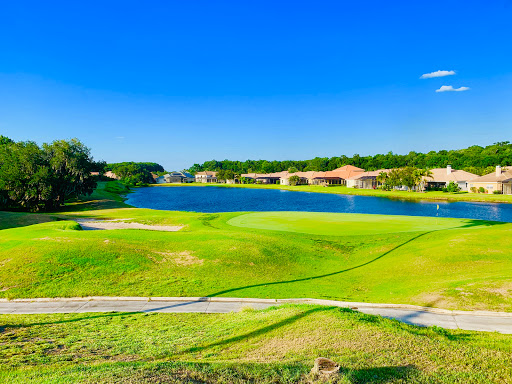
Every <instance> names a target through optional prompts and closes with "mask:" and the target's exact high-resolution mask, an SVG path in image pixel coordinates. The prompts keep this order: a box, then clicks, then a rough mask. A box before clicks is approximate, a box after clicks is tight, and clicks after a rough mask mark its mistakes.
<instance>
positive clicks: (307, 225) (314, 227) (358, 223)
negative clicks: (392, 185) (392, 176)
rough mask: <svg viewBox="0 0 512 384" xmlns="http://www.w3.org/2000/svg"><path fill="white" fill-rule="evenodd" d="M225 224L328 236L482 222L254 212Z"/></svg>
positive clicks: (358, 215) (480, 223)
mask: <svg viewBox="0 0 512 384" xmlns="http://www.w3.org/2000/svg"><path fill="white" fill-rule="evenodd" d="M228 224H230V225H234V226H237V227H244V228H257V229H269V230H275V231H288V232H299V233H309V234H315V235H328V236H353V235H370V234H371V235H373V234H379V233H393V232H417V231H438V230H443V229H454V228H467V227H476V226H480V227H483V226H484V225H485V224H486V223H485V222H481V221H478V220H466V219H436V218H434V217H414V216H391V215H364V214H354V213H324V212H254V213H248V214H245V215H240V216H237V217H234V218H232V219H231V220H229V221H228Z"/></svg>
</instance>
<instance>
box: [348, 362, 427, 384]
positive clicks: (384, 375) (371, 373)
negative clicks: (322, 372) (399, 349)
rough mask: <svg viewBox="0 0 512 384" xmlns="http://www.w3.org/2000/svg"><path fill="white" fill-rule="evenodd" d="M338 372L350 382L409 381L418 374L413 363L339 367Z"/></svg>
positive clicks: (357, 383) (355, 383)
mask: <svg viewBox="0 0 512 384" xmlns="http://www.w3.org/2000/svg"><path fill="white" fill-rule="evenodd" d="M340 374H342V375H343V376H345V377H346V378H347V379H348V380H349V381H350V382H351V383H354V384H359V383H375V384H377V383H390V382H396V381H397V380H401V381H405V382H409V381H411V380H413V379H414V378H417V377H418V376H419V375H420V371H419V370H418V369H417V368H416V366H414V365H403V366H389V367H373V368H362V369H348V368H341V369H340Z"/></svg>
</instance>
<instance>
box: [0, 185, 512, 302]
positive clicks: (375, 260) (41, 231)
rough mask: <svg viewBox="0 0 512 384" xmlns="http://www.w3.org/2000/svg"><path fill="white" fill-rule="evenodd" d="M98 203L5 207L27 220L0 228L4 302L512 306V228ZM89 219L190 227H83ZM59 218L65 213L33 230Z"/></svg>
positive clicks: (411, 219) (395, 218)
mask: <svg viewBox="0 0 512 384" xmlns="http://www.w3.org/2000/svg"><path fill="white" fill-rule="evenodd" d="M105 187H106V186H105V185H103V186H102V188H103V190H102V191H99V192H98V193H99V194H103V197H104V199H103V200H107V202H106V203H105V204H107V206H109V204H114V203H116V204H121V206H122V202H119V201H117V202H116V201H115V200H113V201H114V203H111V202H109V201H108V199H106V197H108V196H109V194H110V195H111V194H112V192H108V191H106V190H105ZM95 200H99V199H95ZM81 204H83V205H81ZM87 204H88V203H87V202H80V203H76V204H74V205H72V206H69V207H65V209H64V210H63V211H62V212H59V213H58V214H51V215H30V214H26V216H27V218H23V217H22V216H20V215H22V214H17V215H16V220H12V217H13V216H12V215H13V214H11V213H1V214H0V222H4V221H9V223H11V224H10V225H14V223H15V222H17V223H18V225H20V226H19V227H16V228H10V229H3V230H1V231H0V297H5V298H20V297H58V296H66V297H73V296H89V295H92V296H116V295H117V296H226V297H259V298H304V297H306V298H319V299H338V300H346V301H365V302H386V303H400V304H417V305H427V306H434V307H442V308H448V309H468V310H469V309H485V310H502V311H503V310H504V311H511V310H512V298H511V292H512V283H511V281H512V257H511V253H510V250H511V249H512V236H511V234H512V224H505V223H496V222H480V221H474V220H459V219H438V221H437V222H436V220H435V219H433V218H425V217H403V216H379V215H354V214H327V213H280V214H279V215H276V214H275V213H249V214H247V213H240V212H232V213H220V214H203V213H193V212H169V211H157V210H149V209H136V208H114V209H101V208H103V206H101V204H102V203H101V202H100V203H96V202H95V204H97V205H96V206H95V207H94V208H95V210H83V209H77V207H78V208H84V207H85V206H87ZM66 209H71V210H70V211H68V212H66ZM78 217H96V218H109V219H119V218H123V219H128V220H127V221H136V222H141V223H144V224H169V225H184V226H185V227H184V229H182V230H181V231H179V232H157V231H146V230H132V229H126V230H114V231H82V230H79V229H80V228H79V226H78V225H77V224H76V223H75V222H74V221H73V219H75V218H78ZM4 218H5V219H4ZM48 218H58V219H60V220H59V221H50V222H42V223H40V224H34V225H29V224H31V223H32V222H33V221H34V220H35V221H37V220H39V219H41V221H47V219H48Z"/></svg>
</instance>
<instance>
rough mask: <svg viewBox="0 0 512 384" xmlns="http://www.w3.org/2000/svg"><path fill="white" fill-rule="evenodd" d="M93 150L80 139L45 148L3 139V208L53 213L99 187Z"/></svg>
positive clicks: (0, 152)
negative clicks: (66, 201)
mask: <svg viewBox="0 0 512 384" xmlns="http://www.w3.org/2000/svg"><path fill="white" fill-rule="evenodd" d="M99 168H101V164H98V163H96V162H94V160H93V158H92V157H91V153H90V150H89V148H87V147H86V146H85V145H84V144H82V143H81V142H80V141H79V140H77V139H72V140H67V141H66V140H56V141H53V142H52V143H49V144H47V143H45V144H43V145H42V146H39V145H37V144H36V143H35V142H32V141H20V142H15V141H13V140H11V139H9V138H8V137H5V136H0V209H18V210H27V211H40V210H52V209H55V208H58V207H59V206H61V205H62V204H64V201H65V200H66V199H68V198H70V197H77V196H79V195H90V194H91V193H92V192H93V190H94V188H96V178H95V177H93V176H92V175H91V172H94V171H98V169H99Z"/></svg>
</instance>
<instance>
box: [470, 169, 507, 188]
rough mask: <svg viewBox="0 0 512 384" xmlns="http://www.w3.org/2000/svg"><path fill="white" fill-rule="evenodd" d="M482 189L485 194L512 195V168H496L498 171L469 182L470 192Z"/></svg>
mask: <svg viewBox="0 0 512 384" xmlns="http://www.w3.org/2000/svg"><path fill="white" fill-rule="evenodd" d="M480 188H483V189H484V190H485V193H495V191H498V192H496V193H503V194H504V195H511V194H512V168H501V167H500V166H499V165H498V166H496V171H495V172H492V173H489V174H487V175H484V176H480V177H477V178H475V179H473V180H471V181H470V182H469V190H470V191H471V192H473V191H474V190H475V189H476V190H477V191H478V190H479V189H480Z"/></svg>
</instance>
